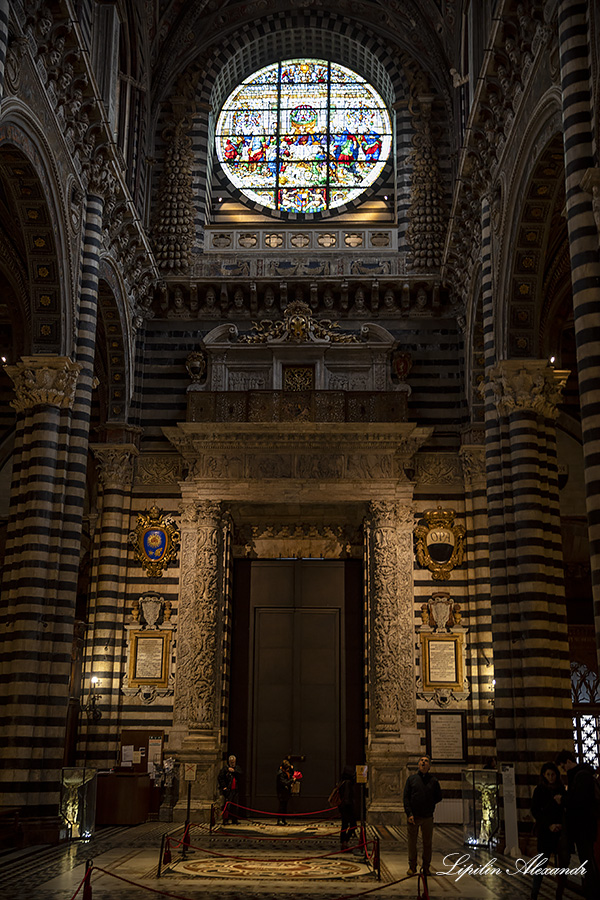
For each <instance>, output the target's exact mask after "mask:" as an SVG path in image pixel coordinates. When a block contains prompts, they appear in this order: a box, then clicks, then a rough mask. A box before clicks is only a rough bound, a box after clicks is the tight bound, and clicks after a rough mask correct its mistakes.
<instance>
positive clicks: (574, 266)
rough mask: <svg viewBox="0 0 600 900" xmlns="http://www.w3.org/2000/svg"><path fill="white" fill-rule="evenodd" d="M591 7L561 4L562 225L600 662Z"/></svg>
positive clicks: (599, 385) (598, 290)
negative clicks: (589, 179) (586, 184)
mask: <svg viewBox="0 0 600 900" xmlns="http://www.w3.org/2000/svg"><path fill="white" fill-rule="evenodd" d="M589 6H590V4H589V3H588V2H585V0H559V3H558V42H559V53H560V70H561V89H562V99H563V133H564V156H565V187H566V210H567V226H568V233H569V249H570V254H571V280H572V286H573V308H574V313H575V339H576V344H577V368H578V371H579V394H580V399H581V425H582V437H583V456H584V466H585V472H584V474H585V483H586V503H587V514H588V528H589V539H590V559H591V570H592V590H593V596H594V617H595V622H596V646H597V649H598V661H599V665H600V302H599V301H600V250H599V248H598V231H597V229H596V224H595V221H594V213H593V206H592V196H591V195H590V194H589V193H588V192H587V191H585V190H584V189H583V186H582V181H583V179H584V175H585V173H586V171H587V170H588V169H590V168H592V167H593V166H594V151H593V148H594V144H593V115H594V111H593V109H592V98H591V94H590V91H591V73H590V64H591V51H590V36H589V22H588V15H589ZM596 138H597V136H596Z"/></svg>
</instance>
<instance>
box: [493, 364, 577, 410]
mask: <svg viewBox="0 0 600 900" xmlns="http://www.w3.org/2000/svg"><path fill="white" fill-rule="evenodd" d="M568 377H569V371H568V370H566V369H553V368H552V366H551V365H549V364H548V362H547V361H546V360H545V359H532V360H518V359H506V360H502V361H501V362H499V363H498V365H496V366H494V367H493V368H492V369H491V370H490V372H489V375H488V379H487V384H486V388H489V389H490V390H491V391H492V393H493V395H494V400H495V403H496V407H497V409H498V412H499V414H500V415H501V416H509V415H510V414H511V413H513V412H518V411H524V412H533V413H535V414H536V415H539V416H543V417H544V418H546V419H556V418H557V416H558V409H557V407H558V404H559V403H560V402H561V399H562V391H563V388H564V386H565V384H566V383H567V378H568Z"/></svg>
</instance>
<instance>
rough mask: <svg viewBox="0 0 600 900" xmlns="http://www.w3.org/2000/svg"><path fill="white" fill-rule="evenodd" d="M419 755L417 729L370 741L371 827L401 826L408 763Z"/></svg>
mask: <svg viewBox="0 0 600 900" xmlns="http://www.w3.org/2000/svg"><path fill="white" fill-rule="evenodd" d="M418 753H420V737H419V733H418V732H417V729H416V728H414V729H407V730H406V732H403V734H402V736H400V735H399V734H389V735H381V736H378V737H376V738H371V740H370V742H369V749H368V750H367V765H368V767H369V799H368V801H367V822H368V823H369V824H371V825H402V824H404V822H405V821H406V815H405V812H404V803H403V793H404V784H405V782H406V778H407V776H408V770H407V766H408V763H409V760H410V759H411V758H413V759H414V757H415V756H416V755H417V754H418Z"/></svg>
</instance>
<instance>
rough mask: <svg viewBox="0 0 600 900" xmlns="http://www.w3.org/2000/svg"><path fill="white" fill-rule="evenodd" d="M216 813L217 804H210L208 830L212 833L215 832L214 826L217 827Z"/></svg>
mask: <svg viewBox="0 0 600 900" xmlns="http://www.w3.org/2000/svg"><path fill="white" fill-rule="evenodd" d="M215 821H216V815H215V804H214V803H211V804H210V825H209V826H208V831H209V833H210V834H212V832H213V828H214V827H215Z"/></svg>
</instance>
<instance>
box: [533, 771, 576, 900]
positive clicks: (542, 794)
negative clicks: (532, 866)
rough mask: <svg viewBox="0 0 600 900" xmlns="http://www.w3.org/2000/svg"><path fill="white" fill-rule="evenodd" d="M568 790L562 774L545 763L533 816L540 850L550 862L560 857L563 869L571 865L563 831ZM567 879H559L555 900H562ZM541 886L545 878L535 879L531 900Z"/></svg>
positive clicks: (535, 791) (535, 798) (536, 876)
mask: <svg viewBox="0 0 600 900" xmlns="http://www.w3.org/2000/svg"><path fill="white" fill-rule="evenodd" d="M564 798H565V789H564V787H563V785H562V782H561V780H560V772H559V771H558V769H557V767H556V766H555V765H554V763H544V765H543V766H542V771H541V772H540V783H539V784H538V786H537V787H536V789H535V790H534V792H533V797H532V798H531V813H532V815H533V817H534V819H535V822H536V826H537V849H538V853H542V854H543V855H544V857H547V858H548V860H550V863H549V865H552V861H551V860H552V857H553V856H554V854H557V856H558V865H559V867H560V868H563V867H567V866H568V865H569V856H570V853H569V846H568V841H567V836H566V833H565V830H564V827H563V816H564ZM566 880H567V879H566V876H565V875H559V876H558V884H557V887H556V900H561V897H562V895H563V891H564V889H565V883H566ZM541 884H542V875H534V876H533V883H532V885H531V900H536V898H537V896H538V894H539V891H540V887H541Z"/></svg>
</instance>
